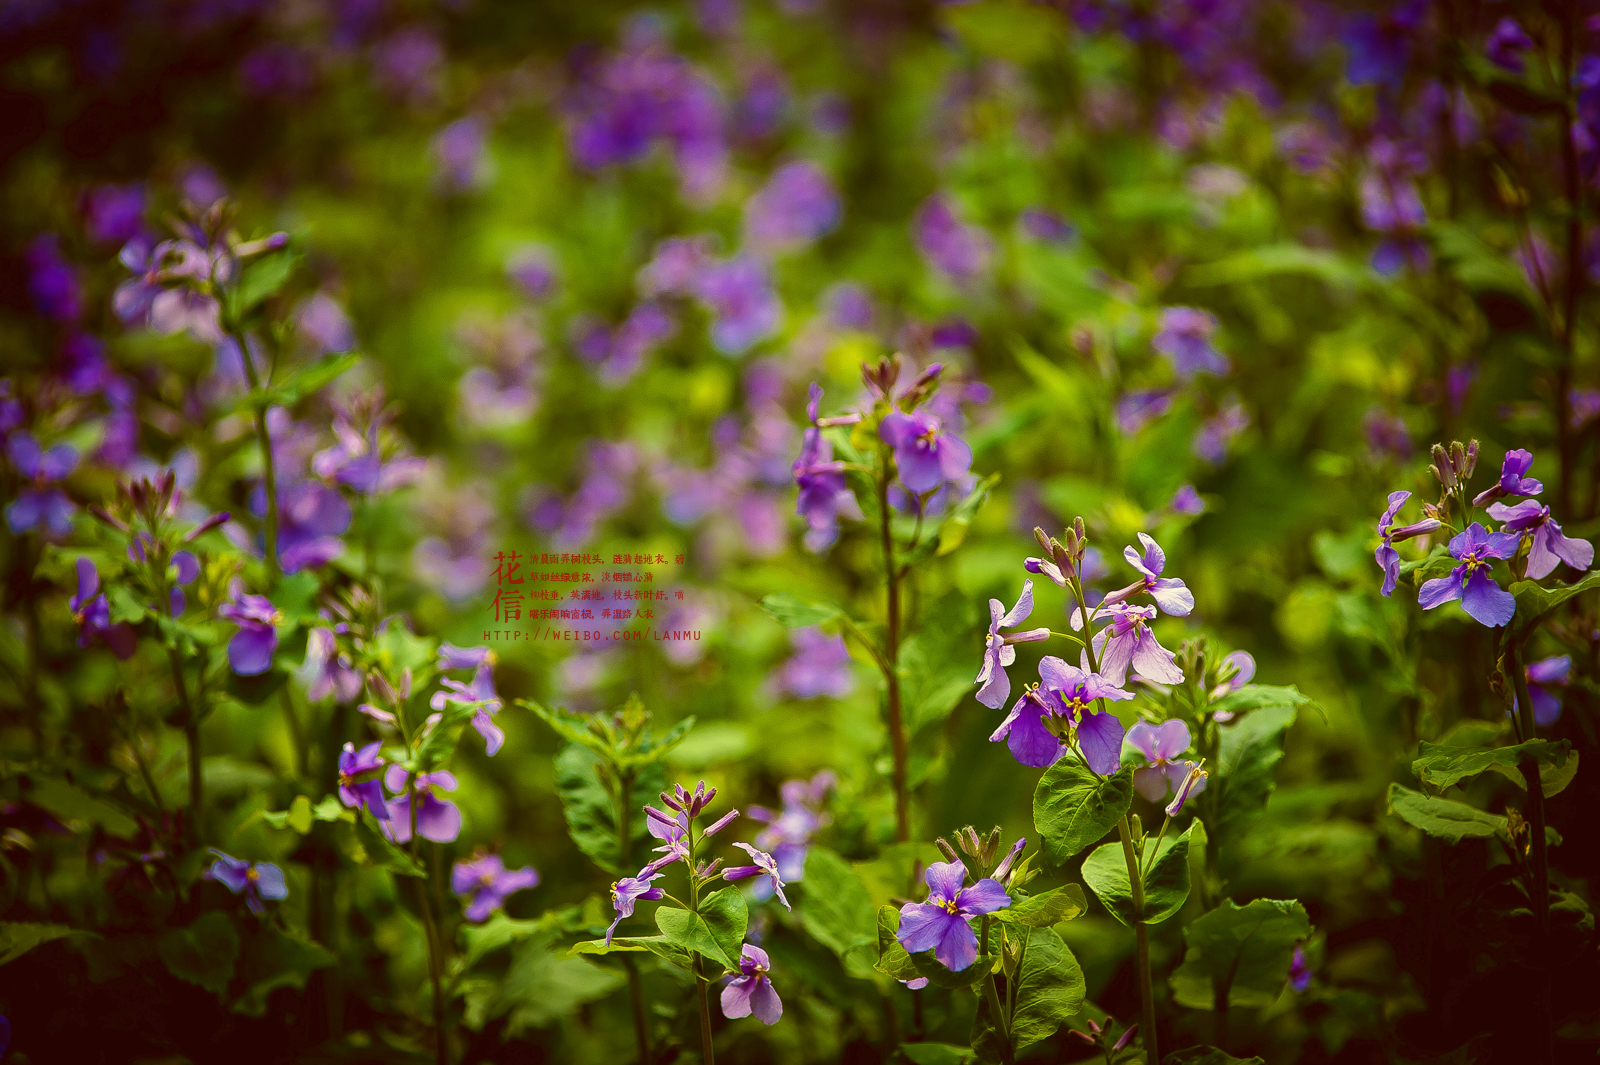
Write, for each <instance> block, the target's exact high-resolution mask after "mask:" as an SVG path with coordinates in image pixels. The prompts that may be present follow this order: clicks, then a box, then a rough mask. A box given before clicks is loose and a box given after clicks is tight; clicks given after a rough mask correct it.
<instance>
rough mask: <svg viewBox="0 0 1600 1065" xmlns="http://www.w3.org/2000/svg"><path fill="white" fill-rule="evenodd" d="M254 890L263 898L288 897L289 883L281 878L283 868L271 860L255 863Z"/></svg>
mask: <svg viewBox="0 0 1600 1065" xmlns="http://www.w3.org/2000/svg"><path fill="white" fill-rule="evenodd" d="M256 890H257V891H259V892H260V893H261V897H262V898H264V899H283V898H288V897H289V885H288V883H287V882H286V881H285V880H284V878H283V870H282V869H280V868H278V867H277V866H276V865H273V864H272V863H271V862H260V863H258V864H257V865H256Z"/></svg>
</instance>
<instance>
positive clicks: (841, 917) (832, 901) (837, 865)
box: [791, 846, 876, 958]
mask: <svg viewBox="0 0 1600 1065" xmlns="http://www.w3.org/2000/svg"><path fill="white" fill-rule="evenodd" d="M798 887H799V889H800V890H799V894H800V896H801V897H800V900H799V902H798V904H797V906H796V909H797V911H798V912H799V914H800V921H801V923H802V924H804V925H805V928H806V931H807V932H810V933H811V936H812V938H813V939H815V940H816V941H817V942H818V943H821V944H822V945H823V946H825V947H827V948H828V949H829V950H831V951H833V952H834V953H835V954H837V955H839V956H840V957H841V958H842V957H843V956H844V955H845V953H846V952H848V951H849V950H851V949H852V948H854V947H858V946H860V945H861V944H863V943H871V942H872V941H873V937H874V935H875V934H876V927H875V918H874V914H873V910H872V897H871V896H870V895H868V894H867V886H866V885H865V884H863V883H862V882H861V877H860V876H859V875H858V874H857V873H856V871H855V870H854V869H852V868H851V867H850V863H849V862H846V861H845V860H844V859H843V858H841V857H839V856H838V855H837V854H835V853H833V852H832V851H830V850H828V849H827V848H826V847H817V846H813V847H811V848H810V849H809V850H807V851H806V867H805V876H804V879H802V880H801V881H800V882H799V884H798ZM791 890H793V889H791Z"/></svg>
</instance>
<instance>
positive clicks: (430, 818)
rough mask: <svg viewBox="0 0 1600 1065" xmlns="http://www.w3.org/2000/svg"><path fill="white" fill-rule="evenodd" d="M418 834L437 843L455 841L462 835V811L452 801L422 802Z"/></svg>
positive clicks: (418, 809)
mask: <svg viewBox="0 0 1600 1065" xmlns="http://www.w3.org/2000/svg"><path fill="white" fill-rule="evenodd" d="M419 798H420V796H419ZM417 834H418V835H420V836H421V837H422V838H423V839H431V840H433V842H435V843H449V842H451V841H453V840H454V839H455V838H456V837H457V836H459V835H461V811H460V810H458V809H457V808H456V805H455V803H451V802H442V801H439V800H434V801H433V802H420V803H419V804H418V806H417Z"/></svg>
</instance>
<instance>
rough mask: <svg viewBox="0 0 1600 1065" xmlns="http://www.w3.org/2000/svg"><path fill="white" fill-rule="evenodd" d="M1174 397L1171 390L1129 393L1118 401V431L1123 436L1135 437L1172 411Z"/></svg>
mask: <svg viewBox="0 0 1600 1065" xmlns="http://www.w3.org/2000/svg"><path fill="white" fill-rule="evenodd" d="M1172 395H1173V393H1172V390H1171V389H1155V390H1153V391H1148V392H1129V393H1128V394H1127V395H1125V396H1123V397H1122V398H1121V399H1119V400H1117V430H1118V431H1119V432H1120V433H1122V435H1123V436H1133V435H1135V434H1136V433H1138V431H1139V430H1140V429H1143V428H1144V427H1145V426H1147V425H1149V424H1150V423H1151V422H1153V421H1155V420H1156V419H1157V418H1159V417H1161V416H1162V415H1163V414H1165V413H1167V411H1168V410H1170V409H1172Z"/></svg>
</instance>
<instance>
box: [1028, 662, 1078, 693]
mask: <svg viewBox="0 0 1600 1065" xmlns="http://www.w3.org/2000/svg"><path fill="white" fill-rule="evenodd" d="M1088 676H1089V674H1088V673H1087V672H1085V671H1084V670H1081V669H1079V668H1078V667H1077V666H1074V665H1069V664H1068V663H1067V662H1066V661H1065V660H1064V659H1061V658H1057V657H1056V656H1055V655H1045V656H1044V657H1043V658H1041V659H1039V679H1040V680H1042V681H1043V682H1044V686H1045V687H1046V688H1049V689H1051V690H1052V691H1065V690H1067V689H1069V688H1072V687H1075V686H1076V685H1079V684H1082V683H1083V682H1084V681H1085V680H1086V679H1087V678H1088Z"/></svg>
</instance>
